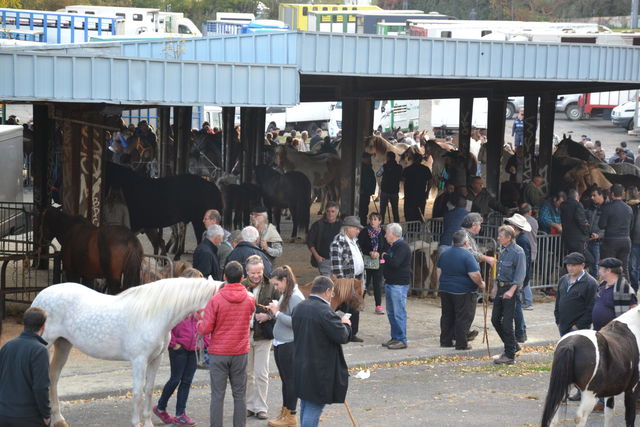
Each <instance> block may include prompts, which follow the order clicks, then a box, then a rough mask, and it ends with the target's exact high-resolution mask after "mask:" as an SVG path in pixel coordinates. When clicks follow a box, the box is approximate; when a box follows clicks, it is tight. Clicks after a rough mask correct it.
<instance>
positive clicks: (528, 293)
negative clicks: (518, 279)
mask: <svg viewBox="0 0 640 427" xmlns="http://www.w3.org/2000/svg"><path fill="white" fill-rule="evenodd" d="M522 298H523V300H524V301H523V302H522V306H523V307H533V291H532V290H531V286H525V287H524V288H522Z"/></svg>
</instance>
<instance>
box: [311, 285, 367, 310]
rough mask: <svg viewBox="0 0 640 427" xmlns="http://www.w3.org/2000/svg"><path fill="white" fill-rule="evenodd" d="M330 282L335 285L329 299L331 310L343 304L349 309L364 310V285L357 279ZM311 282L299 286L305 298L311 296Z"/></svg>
mask: <svg viewBox="0 0 640 427" xmlns="http://www.w3.org/2000/svg"><path fill="white" fill-rule="evenodd" d="M331 280H332V281H333V283H334V284H335V288H334V291H335V292H334V295H333V298H331V301H330V302H331V308H332V309H334V310H335V309H336V308H338V307H339V306H340V305H342V304H343V303H347V304H348V305H350V306H351V307H354V308H357V309H358V310H359V311H362V310H364V284H363V283H362V280H359V279H336V278H335V277H332V278H331ZM312 286H313V282H310V283H307V284H306V285H302V286H299V289H300V292H302V295H304V297H305V298H309V295H311V287H312Z"/></svg>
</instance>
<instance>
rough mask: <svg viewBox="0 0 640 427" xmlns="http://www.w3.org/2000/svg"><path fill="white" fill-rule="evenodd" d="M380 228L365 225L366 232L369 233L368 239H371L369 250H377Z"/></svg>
mask: <svg viewBox="0 0 640 427" xmlns="http://www.w3.org/2000/svg"><path fill="white" fill-rule="evenodd" d="M381 231H382V228H379V229H378V230H376V229H375V228H373V227H372V226H370V225H367V234H368V235H369V239H371V250H373V251H374V252H378V243H379V240H380V232H381Z"/></svg>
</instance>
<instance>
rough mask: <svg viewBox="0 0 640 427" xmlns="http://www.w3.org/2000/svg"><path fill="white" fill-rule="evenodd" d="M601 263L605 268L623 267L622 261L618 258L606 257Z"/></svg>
mask: <svg viewBox="0 0 640 427" xmlns="http://www.w3.org/2000/svg"><path fill="white" fill-rule="evenodd" d="M599 265H600V267H604V268H619V267H622V261H620V260H619V259H618V258H605V259H603V260H601V261H600V264H599Z"/></svg>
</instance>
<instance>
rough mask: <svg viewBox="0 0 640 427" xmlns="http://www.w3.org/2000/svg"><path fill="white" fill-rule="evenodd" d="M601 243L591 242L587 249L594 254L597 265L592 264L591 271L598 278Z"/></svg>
mask: <svg viewBox="0 0 640 427" xmlns="http://www.w3.org/2000/svg"><path fill="white" fill-rule="evenodd" d="M600 245H602V243H601V242H589V243H588V244H587V250H588V251H589V252H591V255H593V259H594V260H595V265H592V266H590V269H589V273H591V275H592V276H593V277H595V278H596V279H597V278H598V264H600Z"/></svg>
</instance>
